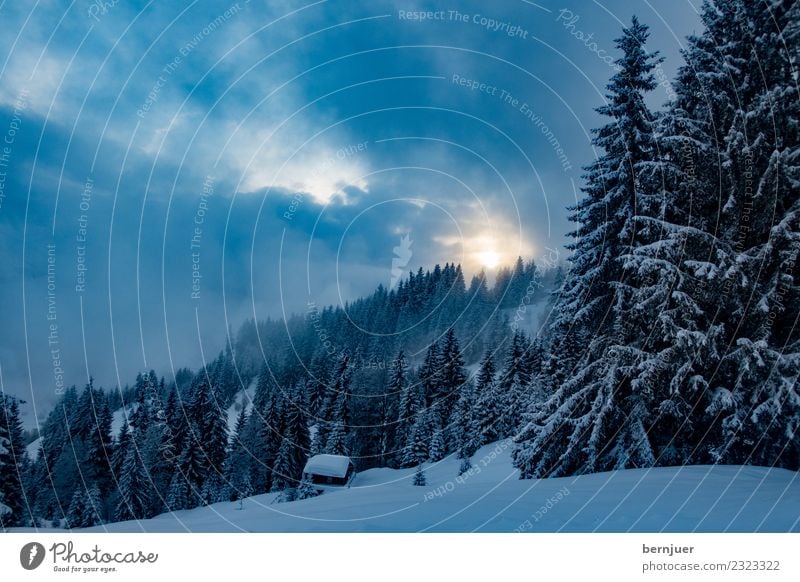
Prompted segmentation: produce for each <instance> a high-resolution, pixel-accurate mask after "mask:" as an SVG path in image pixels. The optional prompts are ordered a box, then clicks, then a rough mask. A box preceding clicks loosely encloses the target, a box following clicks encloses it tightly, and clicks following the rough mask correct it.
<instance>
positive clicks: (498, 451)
mask: <svg viewBox="0 0 800 582" xmlns="http://www.w3.org/2000/svg"><path fill="white" fill-rule="evenodd" d="M510 451H511V444H510V443H508V442H505V441H504V442H500V443H496V444H493V445H487V446H485V447H483V448H482V449H480V450H479V451H478V452H477V454H476V455H475V456H474V457H473V459H472V463H473V469H472V470H471V471H470V472H468V473H465V474H464V475H462V476H461V477H460V478H459V476H458V467H459V461H458V460H457V459H455V458H453V457H452V456H451V457H448V458H446V459H444V460H442V461H441V462H439V463H436V464H430V463H428V464H426V465H425V474H426V477H427V483H428V484H427V486H425V487H415V486H414V485H412V481H413V477H414V470H413V469H402V470H394V469H372V470H368V471H364V472H363V473H360V474H358V475H357V476H356V478H355V480H354V482H353V486H352V487H351V488H350V489H346V490H343V491H337V492H327V493H325V494H323V495H322V496H320V497H316V498H313V499H306V500H303V501H294V502H291V503H275V500H276V497H277V495H276V494H267V495H258V496H255V497H251V498H248V499H246V500H244V503H243V504H242V508H241V509H240V508H239V503H238V502H235V503H217V504H214V505H211V506H208V507H202V508H198V509H192V510H186V511H177V512H173V513H166V514H163V515H160V516H157V517H155V518H153V519H149V520H143V521H138V522H137V521H129V522H122V523H115V524H109V525H106V526H100V527H96V528H92V531H104V530H105V531H111V532H140V531H146V532H184V531H193V532H241V531H248V532H419V531H430V532H472V531H479V532H515V531H516V532H562V531H563V532H662V531H663V532H787V531H800V478H798V475H799V474H798V473H795V472H792V471H787V470H785V469H769V468H764V467H751V466H693V467H675V468H658V469H634V470H627V471H614V472H610V473H599V474H595V475H584V476H580V477H569V478H562V479H542V480H520V479H519V478H518V472H517V471H516V470H515V469H514V468H513V467H512V465H511V459H510Z"/></svg>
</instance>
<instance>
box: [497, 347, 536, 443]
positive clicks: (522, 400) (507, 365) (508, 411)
mask: <svg viewBox="0 0 800 582" xmlns="http://www.w3.org/2000/svg"><path fill="white" fill-rule="evenodd" d="M532 364H533V360H532V354H531V342H530V340H528V338H527V337H526V336H525V334H524V333H522V332H521V331H517V332H515V333H514V336H513V337H512V338H511V345H510V346H509V348H508V352H507V353H506V357H505V360H504V361H503V369H502V370H501V371H500V374H499V376H498V378H497V394H498V398H499V399H500V406H501V407H502V409H503V418H502V421H501V422H500V423H499V426H498V427H497V428H496V429H495V433H496V434H495V436H496V438H502V437H507V436H510V435H513V434H515V433H516V431H517V429H518V428H519V426H520V422H521V420H522V413H523V412H524V411H525V410H526V409H527V407H528V406H529V405H530V403H531V399H532V398H533V397H534V396H537V395H536V394H534V393H532V391H531V386H530V383H531V373H532V370H531V365H532ZM484 442H485V441H484Z"/></svg>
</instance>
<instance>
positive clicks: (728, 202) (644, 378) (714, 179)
mask: <svg viewBox="0 0 800 582" xmlns="http://www.w3.org/2000/svg"><path fill="white" fill-rule="evenodd" d="M792 5H793V6H795V7H794V8H793V7H792ZM792 10H795V11H796V10H797V8H796V3H792V2H790V3H775V4H774V5H772V6H770V8H769V9H767V10H765V9H764V7H763V6H762V5H761V4H760V3H750V2H742V1H740V0H716V1H714V2H709V3H706V4H705V5H704V8H703V11H702V14H701V17H702V19H703V23H704V25H705V31H704V32H703V34H702V35H700V36H698V37H692V38H690V39H689V45H688V48H687V49H686V51H685V58H686V61H687V64H686V65H685V66H683V67H681V69H680V70H679V73H678V78H677V82H676V83H675V85H674V87H675V92H676V98H675V100H674V101H673V103H672V104H671V105H670V108H669V110H668V112H667V114H666V115H664V116H663V118H662V122H661V124H660V127H659V130H658V131H659V133H660V138H659V145H660V148H661V152H660V154H661V160H662V163H661V164H657V165H653V167H652V168H653V170H654V171H653V172H652V174H653V175H651V176H647V174H646V173H644V174H645V176H644V179H645V180H648V179H649V180H650V181H651V182H660V183H662V184H663V187H664V193H663V194H664V195H663V197H660V198H659V197H657V196H641V197H640V205H641V206H643V207H644V208H643V209H642V210H640V212H639V216H637V217H636V227H637V233H636V236H637V240H638V242H639V244H638V245H636V246H635V248H634V249H633V251H632V252H631V253H629V255H628V256H626V257H625V261H626V265H625V267H626V270H627V271H628V272H629V273H630V275H631V279H632V280H634V281H636V285H633V286H632V287H636V291H635V293H634V294H633V295H634V296H633V302H634V303H635V305H636V309H635V310H634V311H633V312H632V313H631V315H630V316H629V318H628V327H629V328H633V329H636V330H639V331H640V332H641V333H642V337H644V336H645V335H646V336H647V339H646V340H642V341H640V342H639V343H638V344H636V345H634V346H633V347H635V348H636V349H637V350H638V351H637V352H636V354H637V357H638V363H637V366H636V370H635V372H634V374H633V380H632V383H633V385H634V386H638V389H640V390H641V391H643V392H645V391H646V392H651V393H652V389H653V387H657V386H667V387H668V392H667V393H666V394H654V395H653V396H654V402H653V404H652V405H651V406H652V408H653V409H654V410H657V415H656V417H655V419H654V421H653V425H652V426H651V428H650V429H649V434H650V441H651V443H652V444H653V446H654V448H655V449H656V450H657V451H659V452H658V455H657V462H658V463H659V464H676V463H685V462H701V463H708V462H715V463H719V462H723V463H726V462H730V463H739V464H741V463H758V464H765V465H773V464H778V465H781V466H788V467H794V468H796V467H797V466H798V462H799V460H800V459H799V455H800V453H799V452H798V448H797V444H796V442H797V439H796V431H797V427H798V422H797V418H798V408H799V407H798V402H800V400H799V399H798V396H797V392H796V389H795V388H794V385H795V381H796V377H797V374H798V367H797V366H798V364H797V362H798V357H797V354H798V347H797V340H798V338H797V334H796V333H795V332H794V327H793V324H791V323H790V322H793V321H794V320H795V319H796V318H797V316H798V312H797V304H798V299H800V297H798V292H797V290H798V287H797V285H796V283H795V281H796V280H797V279H796V278H797V276H798V272H797V268H798V267H797V263H796V257H797V255H798V251H799V250H800V249H799V248H798V238H797V232H798V230H800V229H798V214H797V210H798V207H797V198H798V196H797V184H798V168H797V151H798V149H797V144H798V129H797V124H796V123H795V120H796V119H797V116H798V98H797V86H796V70H795V69H793V66H794V65H792V63H793V62H796V58H795V60H794V61H793V57H792V53H793V52H794V54H795V55H796V54H797V46H796V44H792V43H791V42H790V43H784V42H783V39H784V38H786V37H791V14H790V12H791V11H792ZM707 193H716V195H713V196H709V195H707ZM645 332H647V333H645Z"/></svg>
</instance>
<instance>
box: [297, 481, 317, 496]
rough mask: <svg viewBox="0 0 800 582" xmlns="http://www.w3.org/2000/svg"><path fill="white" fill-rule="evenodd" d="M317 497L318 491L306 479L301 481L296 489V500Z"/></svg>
mask: <svg viewBox="0 0 800 582" xmlns="http://www.w3.org/2000/svg"><path fill="white" fill-rule="evenodd" d="M317 495H319V491H317V489H316V488H315V487H314V486H313V485H312V484H311V482H310V481H309V480H308V479H301V480H300V485H299V486H298V487H297V499H311V498H312V497H316V496H317Z"/></svg>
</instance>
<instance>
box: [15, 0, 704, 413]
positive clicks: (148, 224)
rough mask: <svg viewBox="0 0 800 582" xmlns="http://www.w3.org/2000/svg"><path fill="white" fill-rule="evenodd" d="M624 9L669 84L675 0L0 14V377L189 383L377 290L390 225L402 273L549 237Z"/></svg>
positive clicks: (501, 253) (684, 26) (92, 8)
mask: <svg viewBox="0 0 800 582" xmlns="http://www.w3.org/2000/svg"><path fill="white" fill-rule="evenodd" d="M420 12H423V13H425V14H424V18H423V17H421V16H418V15H419V13H420ZM633 13H636V14H637V15H638V16H639V17H640V19H641V20H642V21H644V22H645V23H647V24H649V25H650V26H651V28H652V36H651V42H650V48H651V49H653V50H660V51H661V52H662V54H664V55H665V56H666V57H667V61H666V62H665V64H664V67H663V78H664V79H667V80H668V79H669V78H671V77H672V76H673V74H674V71H675V69H676V68H677V67H678V66H679V65H680V55H679V50H680V45H681V43H683V42H684V38H685V36H686V35H687V34H690V33H692V32H695V31H697V28H698V27H699V23H698V19H697V15H696V10H695V7H694V6H693V5H692V4H691V3H689V2H683V1H677V2H673V1H669V2H668V1H664V0H661V1H659V0H650V1H638V0H637V1H634V2H625V1H622V0H614V1H610V2H603V3H600V2H589V1H585V0H582V1H580V2H571V3H570V2H560V3H554V2H547V1H543V2H539V3H533V2H527V1H522V0H519V1H511V0H509V1H507V2H498V3H485V2H402V1H401V2H387V1H376V2H369V3H354V2H340V1H320V2H311V3H303V2H289V1H277V2H267V3H265V2H261V1H256V0H253V1H251V2H246V1H244V0H240V1H239V2H238V3H237V2H228V1H223V2H205V1H204V2H191V3H189V2H186V3H167V2H159V3H156V2H126V1H119V2H116V3H114V2H113V1H106V2H101V1H99V0H97V1H89V0H76V1H74V2H71V3H69V2H66V1H63V2H48V1H39V2H36V3H34V2H30V3H28V2H24V3H12V2H7V1H6V2H2V3H0V20H2V22H3V29H4V33H3V35H2V36H0V133H2V134H3V135H4V137H5V139H4V143H3V144H0V155H4V156H5V157H4V158H1V157H0V162H2V163H0V172H2V174H0V186H2V190H0V232H2V237H3V246H2V253H3V257H2V260H3V263H2V264H3V269H2V271H1V272H0V300H2V304H3V306H4V307H3V309H2V310H0V330H2V331H1V332H0V334H2V335H0V367H1V368H2V380H3V388H4V389H5V390H6V391H8V392H11V393H14V394H19V395H21V396H23V397H28V398H31V397H34V398H35V400H36V401H37V403H39V404H40V405H41V406H42V408H43V409H46V405H47V404H48V403H50V402H52V401H53V400H54V398H55V395H56V391H57V388H58V385H59V383H60V381H61V380H63V381H64V382H65V383H66V384H71V383H77V384H82V383H84V382H85V381H86V378H87V373H91V374H93V375H94V376H95V378H96V379H97V381H98V382H99V383H100V384H102V385H104V386H114V385H116V384H117V383H118V382H119V383H122V384H125V383H126V382H130V381H131V380H132V378H133V377H134V376H135V374H136V372H137V371H139V370H141V369H145V368H151V367H152V368H155V369H156V370H158V371H159V373H161V374H165V375H167V376H169V375H171V370H172V369H174V368H177V367H180V366H184V365H186V366H190V367H193V368H196V367H198V366H199V365H200V364H201V362H202V361H203V358H204V357H205V358H208V357H213V355H214V354H216V352H217V351H218V350H219V349H220V348H221V347H222V345H223V341H224V337H225V330H226V328H227V327H231V326H232V327H234V328H236V327H238V325H239V323H240V322H241V321H242V320H243V319H244V318H246V317H253V316H257V317H267V316H272V317H281V315H282V313H289V312H303V311H304V310H305V309H306V305H307V303H308V302H309V301H313V302H315V303H316V304H318V305H322V304H328V303H334V304H335V303H339V302H340V301H343V300H347V299H350V298H353V297H356V296H359V295H361V294H364V293H367V292H369V291H371V290H372V289H373V288H374V287H375V286H376V285H378V284H380V283H382V284H384V285H389V284H390V282H391V269H392V258H393V256H394V254H393V249H394V247H396V246H397V245H398V244H400V240H401V238H402V237H403V236H408V237H409V239H410V240H411V241H412V242H411V246H410V251H411V253H410V254H411V258H410V260H409V261H408V265H407V267H408V268H409V269H416V268H418V267H419V266H423V267H430V266H432V265H433V264H434V263H436V262H437V261H438V262H442V263H443V262H445V261H456V262H461V263H462V264H464V266H465V268H466V269H467V271H469V272H475V271H476V270H478V269H480V268H481V267H491V266H492V263H493V262H494V261H495V260H500V261H501V262H511V261H512V260H513V259H514V258H515V257H516V256H517V255H523V256H526V257H532V258H534V259H535V258H537V257H541V256H545V255H546V254H547V251H546V250H545V249H546V247H550V248H560V247H561V246H562V245H563V243H564V242H565V233H567V232H568V230H569V224H568V223H567V221H566V212H565V206H567V205H568V204H570V203H572V202H574V200H575V196H576V194H577V193H578V191H579V190H578V189H579V188H580V186H581V167H582V166H585V165H586V164H588V163H589V162H591V160H592V158H593V156H594V155H595V152H593V150H592V147H591V145H590V143H589V132H590V129H591V128H592V127H595V126H597V125H598V124H599V123H601V120H600V119H599V118H598V116H597V115H596V113H595V112H594V108H595V107H597V106H599V105H601V104H602V102H603V93H604V91H603V87H604V85H605V83H606V82H607V80H608V77H609V76H610V75H611V74H613V72H614V71H613V68H612V66H610V65H609V64H608V62H607V61H608V60H609V55H610V56H612V57H616V53H615V51H614V48H613V39H614V38H616V37H617V36H618V34H619V30H620V28H621V26H622V24H623V23H626V22H628V21H629V20H630V17H631V15H632V14H633ZM589 35H591V38H588V37H589ZM668 97H669V87H668V85H667V84H666V83H665V85H664V86H661V87H659V88H658V89H657V90H656V91H655V92H654V94H653V95H652V96H651V98H650V99H651V103H652V105H653V106H654V107H658V106H660V104H662V103H663V102H664V101H666V100H667V99H668ZM3 147H5V148H6V149H5V150H3V149H2V148H3ZM3 160H4V162H3ZM3 164H4V165H3ZM193 237H194V238H193ZM193 243H194V244H193ZM48 245H53V246H52V247H48ZM49 248H51V249H52V252H51V253H50V254H48V250H49ZM48 260H50V261H51V264H50V265H48ZM48 266H49V267H50V278H49V279H48ZM490 271H491V269H490ZM198 275H199V277H198ZM193 284H195V287H194V288H193V286H192V285H193ZM193 292H194V296H193V295H192V294H193ZM48 317H49V318H50V319H48ZM53 325H55V329H53V328H52V327H51V326H53ZM53 340H55V343H54V341H53ZM53 350H57V352H54V351H53ZM56 360H57V361H56ZM54 370H55V371H54ZM59 370H62V371H63V378H57V377H56V376H57V373H58V371H59Z"/></svg>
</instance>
